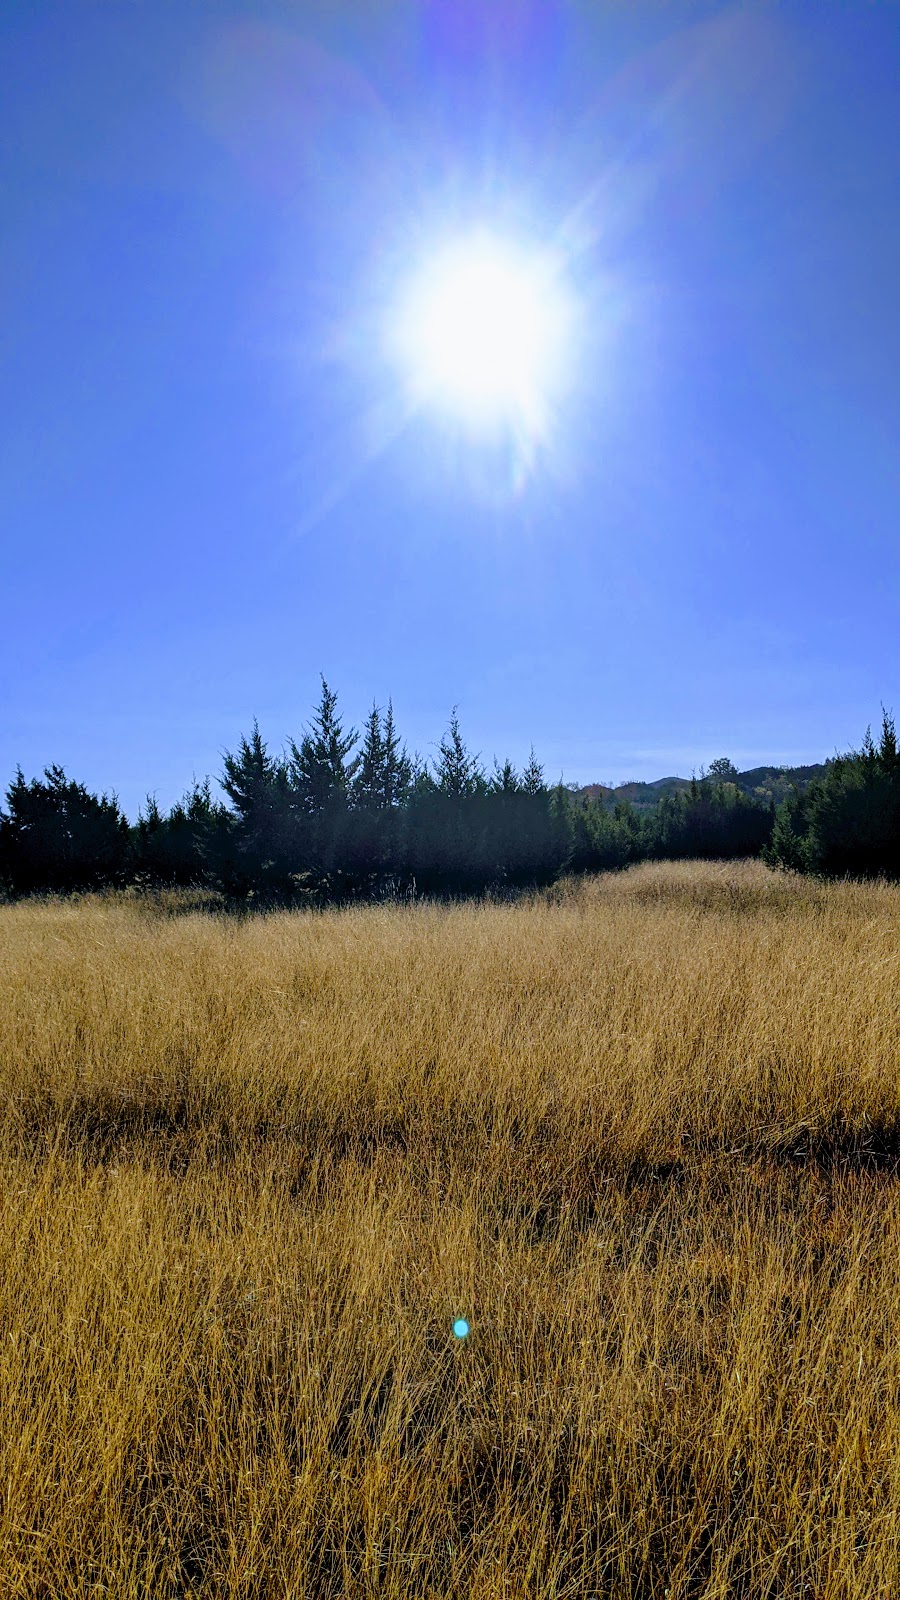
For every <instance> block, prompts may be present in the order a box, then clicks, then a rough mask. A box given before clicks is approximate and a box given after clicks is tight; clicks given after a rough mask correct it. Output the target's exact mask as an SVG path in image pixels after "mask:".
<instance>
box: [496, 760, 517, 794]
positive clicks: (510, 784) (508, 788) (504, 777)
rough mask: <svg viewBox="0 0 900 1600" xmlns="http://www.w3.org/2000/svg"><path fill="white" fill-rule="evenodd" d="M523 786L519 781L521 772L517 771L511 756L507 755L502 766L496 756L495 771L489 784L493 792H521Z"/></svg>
mask: <svg viewBox="0 0 900 1600" xmlns="http://www.w3.org/2000/svg"><path fill="white" fill-rule="evenodd" d="M521 788H522V785H521V783H520V782H519V774H518V773H517V771H516V769H515V767H514V766H513V764H512V762H511V761H510V759H509V757H507V759H506V760H505V761H504V763H503V765H502V767H501V765H500V763H499V761H498V760H497V758H496V756H495V757H494V771H493V773H492V775H491V780H490V784H489V789H490V792H491V794H499V795H510V794H519V793H520V792H521Z"/></svg>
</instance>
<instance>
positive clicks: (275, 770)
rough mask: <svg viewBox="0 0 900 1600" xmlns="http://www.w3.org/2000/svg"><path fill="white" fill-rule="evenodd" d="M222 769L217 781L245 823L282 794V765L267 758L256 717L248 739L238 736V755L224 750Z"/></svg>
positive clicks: (274, 759)
mask: <svg viewBox="0 0 900 1600" xmlns="http://www.w3.org/2000/svg"><path fill="white" fill-rule="evenodd" d="M222 766H223V773H222V777H221V779H220V780H219V781H220V782H221V785H222V788H223V789H224V791H225V793H226V794H227V796H228V798H229V800H230V801H231V803H232V805H233V806H234V809H235V811H236V812H237V814H238V816H239V817H240V818H241V820H242V821H243V822H245V823H246V822H249V821H250V819H251V818H252V817H253V816H255V815H257V814H259V813H262V812H264V811H266V810H268V809H269V808H270V807H271V806H272V804H273V802H274V801H275V800H276V798H277V797H279V796H280V794H281V793H283V790H284V784H285V778H286V769H285V764H284V762H283V761H279V760H278V759H277V758H275V757H272V756H270V755H269V752H268V750H267V748H266V745H265V742H264V740H263V737H262V734H261V733H260V731H259V723H258V722H257V721H256V718H255V717H254V719H253V732H252V733H251V735H250V738H249V739H245V738H244V737H243V735H241V742H240V745H239V746H238V752H237V755H232V754H231V753H230V751H228V750H226V752H225V754H224V756H223V758H222Z"/></svg>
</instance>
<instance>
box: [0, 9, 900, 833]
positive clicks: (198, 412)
mask: <svg viewBox="0 0 900 1600" xmlns="http://www.w3.org/2000/svg"><path fill="white" fill-rule="evenodd" d="M0 70H2V82H3V110H2V114H0V307H2V317H0V421H2V427H0V540H2V630H0V768H2V770H0V781H2V784H3V785H4V786H5V784H6V783H7V782H8V781H9V778H10V777H11V776H12V773H13V770H14V768H15V765H16V764H17V763H21V764H22V766H23V767H24V769H25V772H26V775H27V776H32V775H33V774H35V773H37V772H39V771H40V769H41V768H42V767H43V766H44V765H45V764H47V763H49V762H51V761H58V762H61V763H63V764H64V765H65V766H66V769H67V771H68V772H69V773H70V775H71V776H73V777H77V778H79V779H81V780H82V781H84V782H87V783H88V784H89V785H90V786H91V787H92V788H96V789H107V790H112V789H115V790H116V791H117V792H118V794H119V796H120V799H121V800H122V802H123V804H124V805H125V807H126V810H127V811H128V812H129V814H130V815H131V816H134V814H135V812H136V810H137V807H138V804H139V803H140V801H141V800H142V798H143V796H144V795H145V793H146V792H147V790H148V789H154V790H155V791H156V792H157V793H158V796H159V799H160V802H161V803H163V804H168V803H169V802H170V801H172V800H173V799H175V798H176V797H177V795H178V794H179V793H180V792H181V791H182V790H183V789H184V787H185V786H186V785H187V784H188V783H189V782H190V780H191V778H192V776H193V775H195V774H196V775H197V776H198V777H202V776H203V775H204V774H206V773H210V774H211V775H215V774H216V773H217V772H218V771H219V770H220V768H221V752H222V750H223V749H225V748H233V747H234V746H235V744H236V742H237V740H238V737H239V735H240V733H241V732H243V731H248V730H249V728H250V725H251V722H252V719H253V717H254V715H256V716H258V718H259V722H260V726H261V728H262V731H263V733H264V735H265V736H266V737H267V738H268V739H269V741H270V743H271V744H272V745H273V746H274V747H275V748H276V749H277V748H280V746H281V745H282V743H283V741H284V740H285V739H286V738H287V737H288V736H289V735H292V734H293V735H299V733H300V731H301V728H302V725H303V723H304V722H305V721H307V720H308V717H309V714H310V711H311V708H312V706H313V703H314V702H315V700H316V698H317V694H318V689H319V681H318V675H319V673H320V672H324V673H325V676H326V677H327V679H328V680H329V682H330V683H331V685H332V687H334V688H336V689H337V690H338V693H339V696H340V706H341V708H342V710H343V711H344V712H345V713H346V714H347V715H348V717H349V718H350V719H351V721H353V722H355V723H356V724H357V725H359V723H360V721H361V719H362V718H363V716H364V715H365V713H366V711H367V709H368V707H369V706H370V704H371V702H372V699H373V697H374V698H375V699H377V701H378V702H379V703H380V704H384V703H385V702H386V701H387V699H388V696H392V697H393V702H394V709H395V714H396V718H397V721H398V724H399V726H400V729H401V731H402V733H403V734H404V736H405V737H406V739H407V740H408V743H409V745H410V747H411V748H413V749H417V750H419V751H420V752H421V754H423V755H427V754H429V753H430V752H431V750H432V749H433V748H434V745H435V743H436V742H437V740H438V739H439V738H440V736H441V734H442V733H443V731H444V729H445V728H446V725H447V720H448V717H449V715H450V712H451V710H452V708H453V707H454V706H458V708H459V717H460V721H461V725H462V730H463V733H464V735H465V737H466V739H467V741H468V743H469V744H470V746H472V747H473V748H474V749H476V750H480V751H481V752H482V754H483V756H484V757H485V759H486V760H487V762H488V763H490V760H491V758H492V756H493V755H494V754H495V753H496V754H497V755H498V756H499V757H501V758H502V757H503V756H505V755H507V754H509V755H510V756H511V757H512V758H513V759H514V760H516V761H517V762H523V761H524V760H525V759H527V755H528V750H529V746H530V744H531V743H532V742H533V743H534V745H535V747H536V751H537V754H538V756H539V758H541V759H542V760H543V761H544V762H545V764H546V767H547V774H548V777H549V778H551V779H553V780H555V779H556V777H557V776H558V775H559V774H560V772H562V773H563V774H564V776H565V778H566V779H568V780H570V781H575V780H577V781H579V782H590V781H595V780H605V781H614V782H615V781H621V780H624V779H627V778H632V777H648V778H652V777H659V776H663V775H666V774H668V773H672V772H677V773H680V774H684V775H689V774H690V771H691V769H692V768H697V769H699V767H700V766H701V764H705V763H708V762H709V761H710V760H711V759H712V758H713V757H715V756H718V755H728V756H730V757H731V758H732V759H733V760H735V761H736V762H737V763H738V765H739V766H749V765H755V764H757V763H759V762H762V761H769V760H772V761H786V762H793V761H810V760H820V759H823V758H824V757H826V756H828V755H830V754H833V753H834V750H835V748H846V747H847V746H849V745H857V744H858V743H859V742H860V739H861V737H862V734H863V733H864V731H865V727H866V725H867V723H869V722H872V723H873V724H876V725H877V724H878V722H879V721H880V708H881V703H882V702H884V704H885V705H886V706H887V707H888V708H889V709H890V708H892V707H893V709H894V710H895V711H896V712H897V713H900V629H898V615H900V516H898V511H900V449H898V440H900V305H898V293H900V5H897V4H892V3H883V4H877V3H873V4H863V3H859V4H838V3H834V4H832V3H829V0H810V3H808V4H799V3H797V4H790V3H784V4H782V5H775V4H771V5H769V4H763V3H760V4H758V5H748V6H743V7H730V6H722V5H703V4H691V5H688V4H684V5H678V4H675V3H669V4H663V3H658V4H653V5H647V6H642V5H640V4H628V5H626V4H624V0H620V3H615V4H604V3H603V0H590V3H587V0H586V3H583V4H577V3H575V0H570V3H562V0H541V3H538V0H493V3H491V4H487V3H482V0H437V3H430V4H426V3H424V0H423V3H418V4H400V3H398V4H387V3H385V4H378V3H376V0H356V3H354V4H347V5H342V4H341V3H339V0H329V3H325V0H322V3H319V4H303V3H299V0H297V3H294V4H281V5H267V4H265V3H261V0H257V3H255V4H253V5H252V6H250V5H244V6H241V5H236V4H228V3H225V0H219V3H215V4H214V3H209V4H206V5H204V4H202V3H188V0H179V3H177V4H176V3H172V4H166V3H164V0H159V3H158V4H153V5H141V4H136V3H125V0H123V3H121V4H116V3H108V4H103V5H101V4H84V5H81V4H79V3H77V0H65V4H62V5H59V6H56V7H52V6H46V5H42V4H40V3H39V0H33V3H30V0H29V3H21V4H17V3H15V0H6V3H5V4H3V5H2V7H0ZM472 224H478V225H479V226H483V225H488V226H490V227H491V228H494V229H498V230H499V231H500V232H501V233H504V232H505V233H507V234H509V235H510V236H515V237H516V238H517V239H525V240H529V241H532V242H534V244H535V245H536V246H538V247H541V248H544V247H548V248H549V247H552V249H553V250H554V251H555V252H556V254H557V258H558V259H560V260H562V261H563V262H564V265H565V274H566V282H567V285H568V287H569V290H570V292H571V296H572V304H573V305H574V306H575V307H577V315H576V316H575V321H574V331H573V334H572V346H573V348H572V349H571V351H570V364H569V371H568V373H567V382H566V384H565V386H564V388H563V389H562V390H561V391H560V393H559V395H558V396H557V400H556V403H555V407H554V411H553V418H552V428H549V429H548V431H547V434H546V436H545V437H542V438H541V440H540V441H539V445H538V446H536V447H535V448H534V449H533V450H530V451H527V452H522V451H521V450H518V449H515V448H512V447H510V445H509V444H508V443H503V442H501V443H500V444H498V443H497V442H496V440H495V438H494V437H493V436H492V437H491V438H481V439H479V438H473V437H469V436H468V435H465V434H464V433H463V432H461V430H460V429H459V428H454V427H453V426H451V425H450V424H449V422H448V419H447V418H446V417H445V416H443V415H441V414H439V413H438V412H436V411H435V410H434V409H433V408H428V407H427V406H426V407H422V408H420V409H419V410H416V411H411V410H410V407H409V406H408V405H407V404H406V403H405V399H404V393H403V391H402V382H401V375H400V374H398V371H397V369H396V366H395V365H392V363H391V361H390V360H389V359H388V358H387V355H386V349H385V342H384V338H383V326H384V319H385V315H386V307H387V306H388V305H389V304H390V303H391V301H392V297H393V296H395V295H396V294H397V291H398V285H399V284H400V283H402V282H403V281H404V277H405V275H407V274H408V271H409V268H410V264H411V262H412V260H413V258H414V257H415V258H418V256H421V254H422V252H423V251H424V252H425V254H426V255H427V250H428V244H429V240H430V239H431V238H434V239H435V240H436V241H437V240H438V239H440V238H444V237H447V236H448V235H452V234H453V231H454V229H457V230H458V229H463V230H464V229H465V228H468V227H469V226H471V225H472Z"/></svg>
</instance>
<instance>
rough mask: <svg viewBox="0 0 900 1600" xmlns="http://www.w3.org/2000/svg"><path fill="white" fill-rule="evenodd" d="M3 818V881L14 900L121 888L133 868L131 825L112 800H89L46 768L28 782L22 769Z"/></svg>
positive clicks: (60, 774)
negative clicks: (52, 892) (108, 886)
mask: <svg viewBox="0 0 900 1600" xmlns="http://www.w3.org/2000/svg"><path fill="white" fill-rule="evenodd" d="M6 805H7V810H6V811H5V812H2V813H0V876H2V878H3V879H4V880H5V881H6V883H7V884H8V886H9V888H10V889H11V890H12V892H13V893H14V894H29V893H31V892H33V891H34V890H37V889H52V890H60V891H65V890H72V889H96V888H100V887H102V886H103V885H104V884H110V883H120V882H123V881H124V879H125V877H126V875H127V872H128V868H129V864H130V848H129V846H130V839H129V829H128V822H127V820H126V818H125V817H124V816H123V814H122V812H121V811H120V809H119V804H118V801H117V799H116V797H115V795H113V796H112V797H111V798H109V799H108V798H107V796H106V795H105V794H104V795H100V796H97V795H94V794H90V793H89V792H88V790H87V789H86V788H85V787H84V785H83V784H81V783H75V782H73V781H72V780H70V779H68V778H67V777H66V774H65V772H64V771H63V768H62V767H59V766H51V767H45V769H44V776H43V779H41V778H32V780H31V782H30V783H26V782H25V778H24V775H23V773H22V769H21V767H20V768H18V770H17V772H16V776H15V778H14V779H13V781H12V783H11V784H10V786H9V788H8V789H7V791H6Z"/></svg>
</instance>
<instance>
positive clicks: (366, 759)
mask: <svg viewBox="0 0 900 1600" xmlns="http://www.w3.org/2000/svg"><path fill="white" fill-rule="evenodd" d="M383 783H384V737H383V735H382V732H381V716H380V714H379V711H378V707H377V706H375V705H373V706H372V709H371V711H370V712H369V715H368V716H367V718H366V721H365V726H364V729H363V743H362V750H361V751H360V756H359V766H358V768H357V771H356V776H355V778H354V780H353V798H354V801H355V802H356V804H357V805H358V806H365V807H368V808H369V809H370V810H373V811H374V810H377V809H378V808H379V807H380V806H381V803H382V802H381V795H382V789H383Z"/></svg>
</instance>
